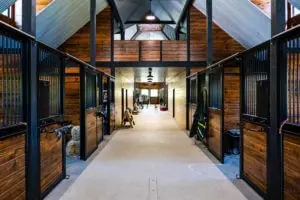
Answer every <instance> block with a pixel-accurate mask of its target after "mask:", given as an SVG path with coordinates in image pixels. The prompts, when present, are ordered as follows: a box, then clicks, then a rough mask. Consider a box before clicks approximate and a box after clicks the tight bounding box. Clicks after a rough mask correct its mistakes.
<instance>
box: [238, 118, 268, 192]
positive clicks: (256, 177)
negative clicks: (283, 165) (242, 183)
mask: <svg viewBox="0 0 300 200" xmlns="http://www.w3.org/2000/svg"><path fill="white" fill-rule="evenodd" d="M243 133H244V135H243V137H244V141H243V143H244V146H243V152H244V160H243V163H244V176H245V177H246V178H247V179H248V180H250V181H251V182H252V183H253V184H254V185H256V186H257V187H258V188H259V189H260V190H261V191H262V192H263V193H266V192H267V168H266V166H267V133H266V131H265V128H264V127H262V126H259V125H256V124H252V123H249V122H246V123H245V124H244V125H243Z"/></svg>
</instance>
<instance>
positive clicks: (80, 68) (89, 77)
mask: <svg viewBox="0 0 300 200" xmlns="http://www.w3.org/2000/svg"><path fill="white" fill-rule="evenodd" d="M67 56H68V58H69V60H68V66H67V67H66V70H65V75H66V81H65V87H66V99H65V109H66V114H67V116H66V118H67V119H69V120H71V121H72V124H73V125H76V126H80V152H79V154H80V158H81V159H82V160H86V159H87V158H88V157H89V156H90V155H91V154H92V153H93V152H94V151H95V150H96V149H97V147H98V142H97V119H96V111H97V94H96V87H97V85H96V84H97V81H96V79H97V74H98V73H99V71H98V70H97V69H96V68H94V67H93V66H91V65H89V64H87V63H85V62H83V61H81V60H79V59H77V58H75V57H73V56H71V55H69V54H67Z"/></svg>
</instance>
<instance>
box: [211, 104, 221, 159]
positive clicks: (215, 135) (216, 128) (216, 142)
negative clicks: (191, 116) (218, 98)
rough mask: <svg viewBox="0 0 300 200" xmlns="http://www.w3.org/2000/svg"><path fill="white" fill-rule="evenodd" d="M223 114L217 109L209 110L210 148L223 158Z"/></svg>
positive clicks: (219, 157)
mask: <svg viewBox="0 0 300 200" xmlns="http://www.w3.org/2000/svg"><path fill="white" fill-rule="evenodd" d="M221 121H222V112H221V111H220V110H217V109H212V108H209V110H208V148H209V149H210V150H211V151H212V152H213V153H214V154H215V156H217V158H218V159H221V158H222V148H221V135H222V128H221Z"/></svg>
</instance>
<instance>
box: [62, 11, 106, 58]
mask: <svg viewBox="0 0 300 200" xmlns="http://www.w3.org/2000/svg"><path fill="white" fill-rule="evenodd" d="M96 20H97V27H96V31H97V35H96V38H97V39H96V40H97V41H96V43H97V44H96V45H97V46H96V60H97V61H110V58H111V55H110V50H111V8H110V7H106V8H105V9H104V10H103V11H101V12H100V13H99V14H98V15H97V19H96ZM89 31H90V23H89V22H88V23H87V24H86V25H85V26H83V27H82V28H81V29H80V30H79V31H77V32H76V33H75V34H74V35H73V36H72V37H70V38H69V39H68V40H67V41H66V42H65V43H64V44H62V45H61V47H60V48H59V49H60V50H62V51H65V52H67V53H69V54H71V55H73V56H75V57H77V58H79V59H81V60H83V61H87V62H89V61H90V32H89Z"/></svg>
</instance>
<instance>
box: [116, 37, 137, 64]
mask: <svg viewBox="0 0 300 200" xmlns="http://www.w3.org/2000/svg"><path fill="white" fill-rule="evenodd" d="M138 60H139V42H138V41H132V40H116V41H114V61H138Z"/></svg>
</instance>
